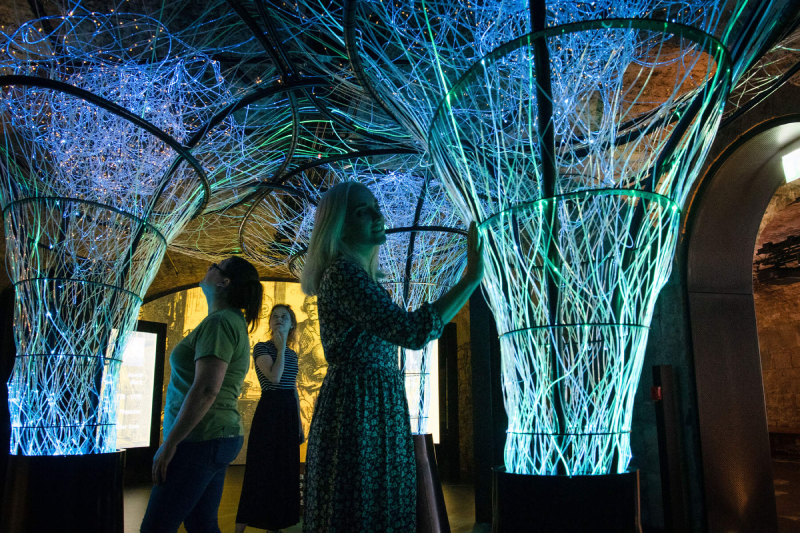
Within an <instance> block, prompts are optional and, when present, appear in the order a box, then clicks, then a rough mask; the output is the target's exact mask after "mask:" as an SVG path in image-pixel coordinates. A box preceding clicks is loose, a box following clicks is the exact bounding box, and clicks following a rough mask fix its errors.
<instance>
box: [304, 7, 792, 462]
mask: <svg viewBox="0 0 800 533" xmlns="http://www.w3.org/2000/svg"><path fill="white" fill-rule="evenodd" d="M544 4H545V5H544V8H543V12H542V13H540V14H539V15H536V16H532V13H531V8H532V6H537V5H539V3H538V2H533V3H529V2H489V3H480V2H477V3H475V2H470V1H466V2H453V1H451V0H430V1H425V2H422V3H414V2H410V1H402V0H401V1H392V2H383V1H379V0H374V1H370V0H364V1H360V2H358V3H356V4H355V5H354V9H352V10H349V11H345V10H344V9H343V6H342V4H341V3H337V2H323V3H318V2H308V3H304V7H306V8H307V10H308V11H307V13H310V15H309V17H308V18H309V19H314V21H313V22H311V21H310V20H309V21H305V22H304V23H305V24H318V25H321V26H324V27H325V28H327V32H328V34H329V35H330V36H331V41H332V42H339V43H341V45H342V48H343V49H346V51H347V53H348V56H349V57H350V59H351V62H350V63H348V64H347V67H348V68H349V67H351V66H353V65H354V66H353V70H354V71H355V75H356V77H357V78H358V81H359V83H361V84H362V85H364V86H365V87H366V88H367V89H369V92H370V94H371V95H373V96H374V98H375V99H376V100H377V101H379V102H381V103H382V107H383V108H384V109H385V110H386V112H387V113H388V114H390V115H391V116H393V117H394V118H395V120H396V121H397V122H398V123H399V124H401V125H402V126H403V127H404V128H405V129H406V130H407V131H408V133H409V135H411V136H412V137H413V138H414V139H415V140H416V141H417V142H418V143H419V144H420V145H421V146H425V147H426V149H427V150H428V151H429V154H430V157H431V160H432V161H433V163H434V166H435V171H436V174H437V177H438V179H440V180H441V181H442V183H444V184H445V185H446V187H447V189H448V191H449V193H450V196H451V199H452V201H453V203H454V204H455V206H456V208H457V210H458V212H459V213H460V215H461V216H462V217H463V218H464V219H466V220H476V221H478V223H479V224H480V225H481V231H482V232H483V235H484V237H485V239H486V241H487V242H486V249H487V259H488V265H487V275H486V277H485V279H484V289H485V292H486V294H487V296H488V299H489V304H490V307H491V308H492V310H493V313H494V316H495V320H496V322H497V326H498V331H499V332H500V334H501V348H502V369H503V389H504V398H505V405H506V411H507V413H508V416H509V430H508V439H507V443H506V451H505V464H506V468H507V470H508V471H510V472H515V473H521V474H542V475H551V474H569V475H573V474H605V473H611V472H622V471H624V470H625V469H626V468H627V466H628V463H629V460H630V445H629V432H630V430H631V427H630V424H631V407H632V402H633V394H634V391H635V390H636V387H637V385H638V381H639V376H640V373H641V365H642V359H643V355H644V349H645V346H646V341H647V332H648V327H649V325H650V321H651V318H652V312H653V305H654V303H655V299H656V297H657V295H658V293H659V291H660V289H661V287H662V286H663V284H664V283H665V281H666V279H667V277H668V275H669V272H670V268H671V262H672V256H673V253H674V248H675V243H676V240H677V237H678V223H679V217H680V214H681V210H682V206H683V203H684V201H685V199H686V196H687V194H688V193H689V190H690V189H691V187H692V184H693V182H694V180H695V178H696V177H697V173H698V171H699V169H700V165H701V164H702V162H703V160H704V157H705V155H706V154H707V151H708V147H709V146H710V143H711V141H712V140H713V137H714V134H715V132H716V129H717V125H718V124H719V120H720V115H721V110H722V107H723V104H724V102H725V100H726V98H727V96H728V94H729V91H730V88H731V86H732V85H735V84H737V83H738V82H739V80H740V79H741V77H742V74H743V72H745V71H746V69H747V68H748V67H749V65H750V64H751V61H752V59H753V57H754V55H755V54H756V53H758V51H759V50H760V49H761V48H762V45H763V44H764V43H765V39H769V38H770V37H769V35H771V33H770V31H768V28H770V27H772V25H773V24H774V23H775V22H776V17H777V16H779V13H780V9H779V8H778V7H779V3H777V2H775V3H766V4H764V3H754V2H748V1H745V0H742V1H740V2H733V3H726V2H718V1H701V0H698V1H694V2H671V1H663V2H657V1H652V0H630V1H624V2H616V1H610V0H609V1H598V2H574V1H562V0H554V1H548V2H546V3H544ZM762 8H763V11H762V12H761V13H760V14H759V16H757V17H754V18H752V19H749V18H748V17H749V16H750V14H751V13H752V12H754V11H755V10H757V9H762ZM532 20H536V21H537V22H536V24H537V26H536V28H534V27H532ZM748 25H755V26H758V27H756V28H752V27H748ZM743 28H747V29H746V30H744V29H743ZM534 30H535V31H534ZM745 31H747V32H749V34H750V35H752V38H751V39H750V40H749V41H747V42H742V41H737V39H739V37H740V36H741V35H742V34H743V33H744V32H745ZM734 48H735V49H736V53H737V56H736V57H735V61H731V58H730V57H729V51H730V50H732V49H734ZM354 56H355V58H356V59H357V61H356V62H355V63H353V61H352V60H353V57H354ZM359 62H360V64H361V67H360V68H361V70H360V71H359V70H358V68H359V66H358V63H359ZM317 67H318V68H320V69H324V68H325V67H326V66H325V65H324V64H322V63H320V64H318V65H317ZM332 72H333V73H334V74H336V75H338V76H341V77H346V76H348V74H349V72H346V71H344V70H342V71H335V70H333V69H332ZM655 79H660V80H664V79H669V80H673V81H674V86H673V87H668V86H667V87H666V90H665V86H664V84H663V81H660V82H659V83H658V85H659V87H658V89H657V90H656V89H655V88H654V83H655V82H654V80H655ZM608 191H617V192H612V193H609V192H608Z"/></svg>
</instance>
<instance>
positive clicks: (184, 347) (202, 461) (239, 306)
mask: <svg viewBox="0 0 800 533" xmlns="http://www.w3.org/2000/svg"><path fill="white" fill-rule="evenodd" d="M200 288H201V289H203V293H204V294H205V296H206V301H207V302H208V316H207V317H206V318H205V319H203V321H202V322H201V323H200V324H199V325H198V326H197V327H196V328H195V329H194V330H193V331H192V332H191V333H189V335H187V336H186V338H184V339H183V340H182V341H181V342H179V343H178V345H177V346H175V348H173V350H172V353H171V354H170V358H169V362H170V367H171V372H170V380H169V387H168V388H167V401H166V405H165V407H164V443H163V444H162V445H161V447H159V449H158V451H157V452H156V455H155V457H154V458H153V483H154V484H155V487H153V491H152V492H151V493H150V501H149V502H148V504H147V511H146V512H145V515H144V520H143V521H142V526H141V531H142V533H156V532H158V533H160V532H170V533H172V532H175V531H177V530H178V527H180V525H181V523H183V524H184V526H185V527H186V531H187V532H188V533H193V532H195V531H202V532H218V531H219V526H218V524H217V509H218V508H219V502H220V499H221V497H222V487H223V485H224V482H225V471H226V470H227V467H228V464H229V463H230V462H231V461H233V459H234V458H235V457H236V455H237V454H238V453H239V450H240V449H241V447H242V441H243V434H244V432H243V431H242V421H241V417H240V416H239V411H238V409H237V399H238V397H239V394H240V392H241V389H242V381H244V376H245V374H247V370H248V368H249V366H250V340H249V338H248V335H247V326H248V325H249V326H250V327H251V330H253V329H255V328H256V327H257V326H258V315H259V313H260V312H261V300H262V296H263V288H262V286H261V282H260V281H259V280H258V272H257V271H256V269H255V267H254V266H253V265H251V264H250V263H248V262H247V261H245V260H244V259H242V258H240V257H229V258H228V259H225V260H224V261H222V262H220V263H219V264H216V263H214V264H213V265H211V266H210V267H209V269H208V272H206V276H205V277H204V278H203V281H201V282H200ZM243 310H244V313H242V311H243Z"/></svg>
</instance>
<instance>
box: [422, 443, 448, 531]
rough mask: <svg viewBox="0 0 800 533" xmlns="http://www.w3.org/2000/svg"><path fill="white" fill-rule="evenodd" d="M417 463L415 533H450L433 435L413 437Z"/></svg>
mask: <svg viewBox="0 0 800 533" xmlns="http://www.w3.org/2000/svg"><path fill="white" fill-rule="evenodd" d="M413 438H414V455H415V456H416V462H417V533H450V521H449V520H448V519H447V509H446V508H445V506H444V494H443V493H442V483H441V482H440V481H439V469H438V467H437V466H436V454H435V453H434V449H433V435H431V434H430V433H426V434H425V435H413Z"/></svg>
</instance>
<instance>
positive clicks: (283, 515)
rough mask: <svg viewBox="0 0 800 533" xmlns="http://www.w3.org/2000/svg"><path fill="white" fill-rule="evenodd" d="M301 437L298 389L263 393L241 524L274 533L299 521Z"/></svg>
mask: <svg viewBox="0 0 800 533" xmlns="http://www.w3.org/2000/svg"><path fill="white" fill-rule="evenodd" d="M299 439H300V414H299V413H298V411H297V399H296V398H295V396H294V391H293V390H266V391H263V392H262V393H261V399H260V400H259V402H258V407H256V412H255V415H253V424H252V426H251V427H250V439H249V441H248V444H247V465H246V466H245V470H244V482H243V483H242V496H241V498H240V499H239V511H238V512H237V513H236V522H237V523H240V524H247V525H249V526H251V527H255V528H259V529H270V530H275V529H282V528H286V527H289V526H292V525H294V524H296V523H297V522H299V521H300V441H299Z"/></svg>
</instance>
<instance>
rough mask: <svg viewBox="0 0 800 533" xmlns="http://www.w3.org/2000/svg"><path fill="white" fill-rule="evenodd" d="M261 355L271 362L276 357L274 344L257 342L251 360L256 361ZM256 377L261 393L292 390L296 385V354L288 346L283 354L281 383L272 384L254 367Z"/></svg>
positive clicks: (276, 350)
mask: <svg viewBox="0 0 800 533" xmlns="http://www.w3.org/2000/svg"><path fill="white" fill-rule="evenodd" d="M262 355H267V356H269V357H272V360H273V361H275V359H276V358H277V357H278V349H277V348H276V347H275V343H273V342H272V341H271V340H269V341H267V342H259V343H258V344H256V345H255V347H254V348H253V360H256V359H258V358H259V357H261V356H262ZM256 376H258V382H259V383H260V384H261V391H262V392H263V391H265V390H294V388H295V385H296V383H297V352H295V351H294V350H292V349H291V348H289V347H288V346H287V347H286V349H285V350H284V352H283V374H281V382H280V383H273V382H271V381H270V380H268V379H267V376H265V375H264V373H263V372H261V369H260V368H258V365H256Z"/></svg>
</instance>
